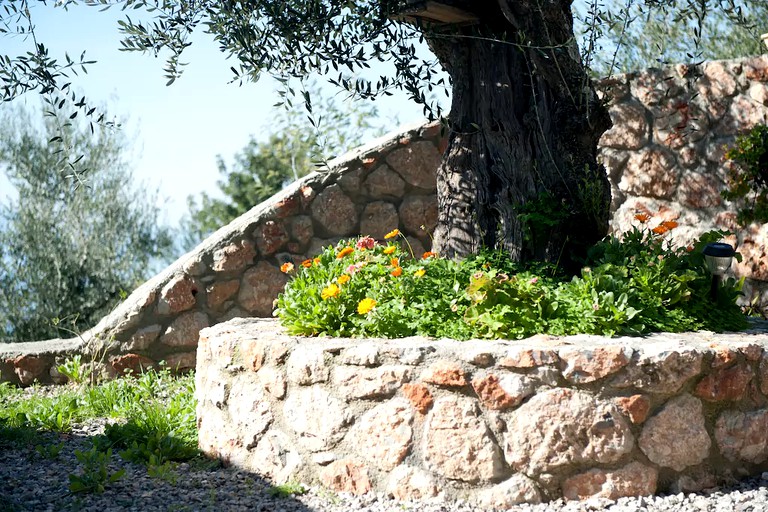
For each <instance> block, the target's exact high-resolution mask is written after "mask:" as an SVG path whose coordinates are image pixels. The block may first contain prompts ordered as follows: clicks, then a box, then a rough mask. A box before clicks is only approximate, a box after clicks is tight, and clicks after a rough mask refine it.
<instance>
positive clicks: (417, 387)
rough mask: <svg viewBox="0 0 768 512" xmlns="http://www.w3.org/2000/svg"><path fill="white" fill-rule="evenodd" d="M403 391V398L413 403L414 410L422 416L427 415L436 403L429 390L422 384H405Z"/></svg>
mask: <svg viewBox="0 0 768 512" xmlns="http://www.w3.org/2000/svg"><path fill="white" fill-rule="evenodd" d="M402 390H403V396H404V397H405V398H407V399H408V401H409V402H411V405H412V406H413V408H414V409H416V410H417V411H419V412H420V413H422V414H426V413H427V411H428V410H429V408H430V407H432V404H433V403H434V399H433V398H432V393H430V392H429V388H427V386H425V385H424V384H421V383H420V382H415V383H407V384H403V387H402Z"/></svg>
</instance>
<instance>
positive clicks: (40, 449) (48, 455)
mask: <svg viewBox="0 0 768 512" xmlns="http://www.w3.org/2000/svg"><path fill="white" fill-rule="evenodd" d="M63 449H64V443H46V444H38V445H35V453H37V454H38V455H39V456H40V457H42V458H44V459H51V460H53V459H58V458H59V454H60V453H61V450H63Z"/></svg>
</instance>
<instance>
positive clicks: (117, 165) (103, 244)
mask: <svg viewBox="0 0 768 512" xmlns="http://www.w3.org/2000/svg"><path fill="white" fill-rule="evenodd" d="M55 137H61V142H62V143H63V144H65V145H67V146H69V147H71V148H72V151H73V152H76V153H77V154H80V155H82V159H81V161H80V164H81V168H82V169H84V170H86V172H87V177H88V180H87V186H78V187H75V188H73V186H72V185H73V183H75V182H73V181H72V179H71V177H70V178H68V177H66V176H65V175H64V174H63V173H62V172H60V169H61V167H62V161H61V160H62V155H61V153H60V152H58V151H57V150H56V149H55V148H54V147H53V146H52V145H51V144H49V141H50V140H51V139H53V138H55ZM127 149H128V141H127V139H126V137H125V135H124V134H123V133H122V132H120V131H116V130H109V129H108V130H102V129H96V130H95V131H94V132H93V133H91V131H90V129H89V128H88V127H87V126H85V125H84V124H82V123H81V124H73V123H72V122H71V121H70V120H69V119H67V118H66V117H64V116H61V115H59V116H57V117H50V116H46V117H44V118H43V119H38V118H37V116H34V117H33V116H32V115H30V114H29V113H28V112H25V111H23V110H21V109H15V110H10V111H5V112H4V115H3V117H2V120H0V169H3V170H4V172H5V174H6V176H7V178H8V180H9V181H10V183H11V184H12V185H13V187H14V189H15V194H12V195H11V197H10V198H9V199H8V202H6V203H3V204H0V339H2V340H3V341H31V340H40V339H47V338H53V337H61V336H66V337H69V336H71V334H70V333H69V332H65V331H63V330H62V329H61V327H66V328H67V329H75V330H78V331H82V330H85V329H87V328H89V327H92V326H93V325H94V324H95V323H96V322H97V321H98V320H100V319H101V318H102V317H103V316H104V315H105V314H106V313H108V312H109V310H110V309H111V308H112V307H113V306H114V305H115V304H116V303H117V302H119V301H120V300H121V297H122V296H124V294H125V293H126V292H130V291H132V290H133V288H134V287H135V286H137V285H138V284H140V283H142V282H143V281H144V280H145V279H146V278H147V277H148V276H149V275H150V272H151V271H152V270H153V269H157V267H158V266H161V265H163V266H164V265H165V263H167V260H168V259H169V256H171V254H170V251H171V247H172V237H171V234H170V232H169V230H168V228H165V227H161V226H159V225H158V208H157V207H156V206H155V202H156V201H155V197H154V196H153V195H152V194H148V193H147V191H146V190H144V189H142V188H141V187H136V186H134V184H133V183H132V179H131V173H130V172H129V170H128V167H127V165H126V162H125V153H126V151H127Z"/></svg>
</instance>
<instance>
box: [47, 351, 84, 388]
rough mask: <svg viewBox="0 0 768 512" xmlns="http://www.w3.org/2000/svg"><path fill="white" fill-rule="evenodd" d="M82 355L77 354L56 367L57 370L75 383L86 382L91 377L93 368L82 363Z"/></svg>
mask: <svg viewBox="0 0 768 512" xmlns="http://www.w3.org/2000/svg"><path fill="white" fill-rule="evenodd" d="M81 358H82V356H81V355H80V354H77V355H75V356H73V357H72V358H71V359H67V360H66V361H65V362H64V363H63V364H60V365H59V366H57V367H56V370H58V372H59V373H60V374H62V375H63V376H65V377H66V378H67V380H69V382H72V383H74V384H78V385H80V384H84V383H86V382H88V381H89V380H90V378H91V373H92V369H91V368H89V367H88V366H87V365H85V364H82V362H81Z"/></svg>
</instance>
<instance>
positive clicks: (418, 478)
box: [387, 465, 440, 501]
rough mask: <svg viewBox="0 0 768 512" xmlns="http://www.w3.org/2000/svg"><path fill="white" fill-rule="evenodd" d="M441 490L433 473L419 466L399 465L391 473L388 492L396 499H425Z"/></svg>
mask: <svg viewBox="0 0 768 512" xmlns="http://www.w3.org/2000/svg"><path fill="white" fill-rule="evenodd" d="M439 492H440V490H439V489H438V487H437V484H436V483H435V479H434V478H432V475H430V474H429V473H427V472H426V471H424V470H422V469H419V468H417V467H413V466H406V465H403V466H398V467H396V468H395V469H393V470H392V472H391V473H390V474H389V482H388V483H387V493H388V494H390V495H391V496H392V497H393V498H395V499H396V500H402V501H405V500H423V499H426V498H432V497H434V496H437V494H438V493H439Z"/></svg>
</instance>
